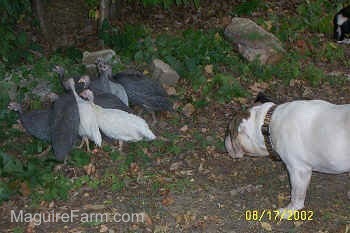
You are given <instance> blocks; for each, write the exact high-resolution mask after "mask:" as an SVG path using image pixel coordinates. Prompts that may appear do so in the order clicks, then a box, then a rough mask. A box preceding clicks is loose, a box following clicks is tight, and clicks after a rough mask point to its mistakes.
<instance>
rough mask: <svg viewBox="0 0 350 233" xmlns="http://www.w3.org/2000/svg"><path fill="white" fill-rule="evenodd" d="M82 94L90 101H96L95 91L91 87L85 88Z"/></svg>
mask: <svg viewBox="0 0 350 233" xmlns="http://www.w3.org/2000/svg"><path fill="white" fill-rule="evenodd" d="M80 96H81V97H83V98H84V99H87V100H88V101H89V102H94V93H93V92H92V91H91V90H90V89H85V90H84V91H82V92H81V93H80Z"/></svg>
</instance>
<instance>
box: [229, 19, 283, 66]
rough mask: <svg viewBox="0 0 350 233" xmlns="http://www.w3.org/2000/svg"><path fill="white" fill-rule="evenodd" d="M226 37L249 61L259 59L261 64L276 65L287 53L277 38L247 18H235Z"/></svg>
mask: <svg viewBox="0 0 350 233" xmlns="http://www.w3.org/2000/svg"><path fill="white" fill-rule="evenodd" d="M224 35H225V37H226V39H227V40H229V41H230V42H232V44H233V45H234V46H235V49H236V50H237V51H238V52H239V53H240V54H241V55H242V56H243V57H244V58H246V59H247V60H248V61H254V60H255V59H258V60H259V61H260V63H261V64H274V63H277V62H278V61H279V60H280V59H281V58H282V57H283V53H285V50H284V49H283V47H282V44H281V42H280V41H279V40H278V39H277V37H275V36H274V35H273V34H271V33H269V32H267V31H265V30H264V29H263V28H262V27H260V26H259V25H257V24H256V23H255V22H253V21H252V20H250V19H247V18H239V17H235V18H233V19H232V21H231V24H229V25H228V26H227V27H226V28H225V31H224Z"/></svg>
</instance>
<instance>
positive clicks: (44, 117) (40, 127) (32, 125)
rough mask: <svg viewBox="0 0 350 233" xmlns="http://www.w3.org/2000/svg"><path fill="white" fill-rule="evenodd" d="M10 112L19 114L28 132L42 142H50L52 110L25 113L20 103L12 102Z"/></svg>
mask: <svg viewBox="0 0 350 233" xmlns="http://www.w3.org/2000/svg"><path fill="white" fill-rule="evenodd" d="M8 108H9V109H10V110H13V111H16V112H18V114H19V119H20V121H21V124H22V126H23V127H24V129H25V130H26V132H27V133H28V134H30V135H32V136H34V137H36V138H38V139H40V140H43V141H47V142H49V141H50V140H51V137H50V129H49V112H50V110H48V109H44V110H33V111H30V112H26V113H23V111H22V107H21V105H20V104H19V103H15V102H11V103H10V104H9V106H8Z"/></svg>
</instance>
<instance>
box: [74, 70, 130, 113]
mask: <svg viewBox="0 0 350 233" xmlns="http://www.w3.org/2000/svg"><path fill="white" fill-rule="evenodd" d="M78 82H79V83H83V85H84V87H85V88H87V87H89V88H90V87H91V85H90V84H91V82H90V77H89V76H88V75H84V76H82V77H81V78H80V79H79V81H78ZM91 89H93V90H96V92H97V94H96V92H95V97H94V100H95V104H97V105H99V106H101V107H103V108H115V109H120V110H122V111H126V112H130V113H132V112H133V111H132V110H131V108H130V107H129V106H127V105H126V104H125V103H124V102H123V101H121V99H120V98H118V97H117V96H116V95H113V94H111V93H107V92H103V91H101V90H100V89H96V88H91Z"/></svg>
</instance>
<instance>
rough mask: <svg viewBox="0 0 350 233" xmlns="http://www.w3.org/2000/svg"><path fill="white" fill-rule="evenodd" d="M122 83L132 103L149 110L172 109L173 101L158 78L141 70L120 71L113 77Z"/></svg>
mask: <svg viewBox="0 0 350 233" xmlns="http://www.w3.org/2000/svg"><path fill="white" fill-rule="evenodd" d="M112 79H113V80H115V81H116V82H118V83H120V84H121V85H122V86H123V87H124V88H125V91H126V93H127V95H128V97H129V102H130V103H131V104H135V105H139V106H141V107H143V108H144V109H146V110H148V111H171V110H172V103H171V102H170V100H169V97H168V95H167V93H166V91H165V90H164V88H163V87H162V86H161V85H160V83H159V82H157V81H156V80H152V79H150V78H148V77H147V76H145V75H143V74H141V73H139V72H130V71H128V72H120V73H117V74H115V75H113V77H112Z"/></svg>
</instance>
